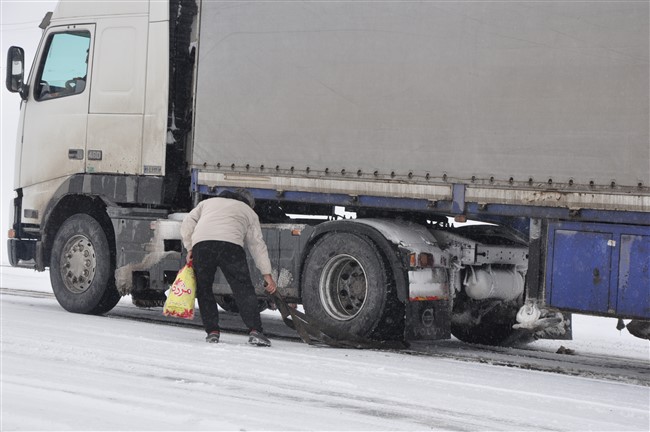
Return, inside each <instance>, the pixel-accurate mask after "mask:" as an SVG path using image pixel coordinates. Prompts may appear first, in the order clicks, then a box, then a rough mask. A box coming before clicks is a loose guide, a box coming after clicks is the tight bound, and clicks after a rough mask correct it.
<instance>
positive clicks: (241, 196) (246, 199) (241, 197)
mask: <svg viewBox="0 0 650 432" xmlns="http://www.w3.org/2000/svg"><path fill="white" fill-rule="evenodd" d="M218 196H219V197H220V198H230V199H234V200H237V201H241V202H243V203H244V204H248V205H249V206H250V208H255V198H253V194H252V193H250V192H249V191H247V190H246V189H236V190H235V191H229V190H225V191H222V192H221V193H219V195H218Z"/></svg>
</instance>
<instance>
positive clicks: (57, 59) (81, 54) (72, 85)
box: [34, 31, 90, 101]
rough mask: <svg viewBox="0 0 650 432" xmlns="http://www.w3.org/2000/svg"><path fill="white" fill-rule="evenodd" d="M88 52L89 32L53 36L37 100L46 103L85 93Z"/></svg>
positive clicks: (46, 56)
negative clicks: (49, 100)
mask: <svg viewBox="0 0 650 432" xmlns="http://www.w3.org/2000/svg"><path fill="white" fill-rule="evenodd" d="M89 49H90V33H89V32H87V31H69V32H65V33H54V34H52V35H50V37H49V38H48V41H47V45H46V53H45V55H44V57H43V60H42V61H41V65H40V67H39V73H38V79H37V81H36V86H35V92H34V97H35V99H36V100H39V101H43V100H48V99H54V98H58V97H63V96H71V95H75V94H79V93H83V91H84V90H85V88H86V77H87V76H88V51H89Z"/></svg>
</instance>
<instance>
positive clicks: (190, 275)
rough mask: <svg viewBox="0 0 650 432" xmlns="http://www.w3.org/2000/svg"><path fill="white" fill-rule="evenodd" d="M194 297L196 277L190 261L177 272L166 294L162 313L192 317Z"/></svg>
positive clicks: (179, 316)
mask: <svg viewBox="0 0 650 432" xmlns="http://www.w3.org/2000/svg"><path fill="white" fill-rule="evenodd" d="M195 299H196V278H195V277H194V269H193V268H192V263H191V262H190V263H188V264H187V265H186V266H185V267H183V268H182V269H181V270H180V271H179V272H178V275H177V276H176V280H175V281H174V283H173V284H172V286H171V288H170V290H169V292H168V294H167V301H165V308H164V309H163V315H165V316H174V317H178V318H185V319H194V300H195Z"/></svg>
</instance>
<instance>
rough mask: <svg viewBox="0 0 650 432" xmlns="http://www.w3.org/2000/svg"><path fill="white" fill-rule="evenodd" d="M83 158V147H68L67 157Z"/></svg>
mask: <svg viewBox="0 0 650 432" xmlns="http://www.w3.org/2000/svg"><path fill="white" fill-rule="evenodd" d="M83 158H84V151H83V149H68V159H73V160H83Z"/></svg>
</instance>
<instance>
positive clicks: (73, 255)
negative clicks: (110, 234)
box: [50, 214, 120, 315]
mask: <svg viewBox="0 0 650 432" xmlns="http://www.w3.org/2000/svg"><path fill="white" fill-rule="evenodd" d="M114 273H115V264H114V260H113V258H112V257H111V248H110V246H109V243H108V240H107V238H106V234H105V233H104V230H103V229H102V226H101V225H100V223H99V222H97V220H95V219H94V218H92V217H91V216H89V215H87V214H77V215H73V216H71V217H69V218H68V219H66V221H65V222H63V224H62V225H61V228H59V231H58V232H57V233H56V236H55V237H54V243H53V244H52V254H51V259H50V281H51V283H52V290H53V291H54V295H55V296H56V299H57V300H58V302H59V304H60V305H61V306H62V307H63V308H64V309H65V310H67V311H69V312H74V313H83V314H93V315H97V314H103V313H106V312H108V311H109V310H111V309H113V307H115V305H116V304H117V302H118V301H119V300H120V294H119V293H118V291H117V289H116V287H115V276H114Z"/></svg>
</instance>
